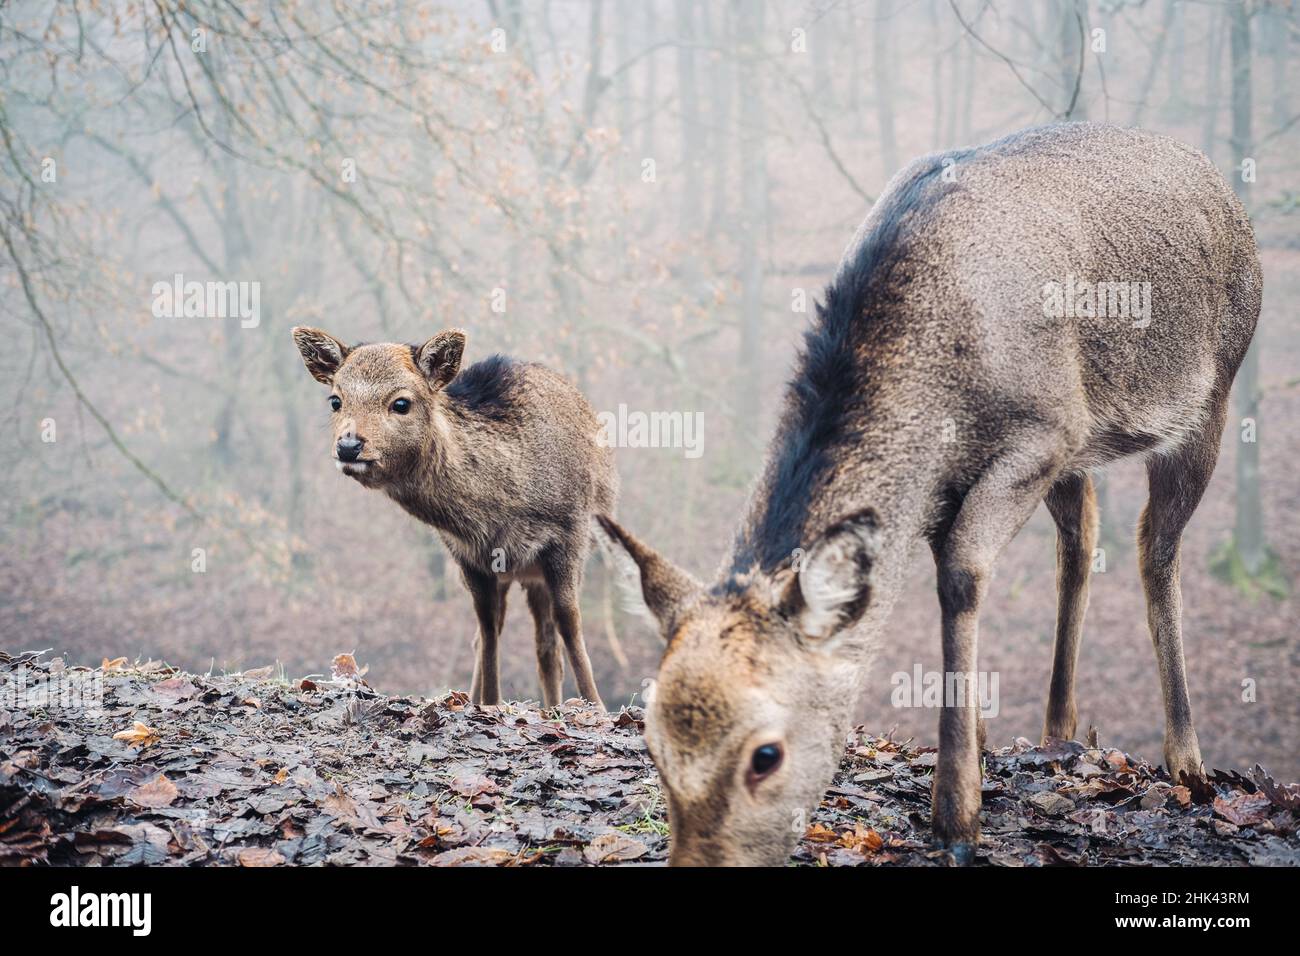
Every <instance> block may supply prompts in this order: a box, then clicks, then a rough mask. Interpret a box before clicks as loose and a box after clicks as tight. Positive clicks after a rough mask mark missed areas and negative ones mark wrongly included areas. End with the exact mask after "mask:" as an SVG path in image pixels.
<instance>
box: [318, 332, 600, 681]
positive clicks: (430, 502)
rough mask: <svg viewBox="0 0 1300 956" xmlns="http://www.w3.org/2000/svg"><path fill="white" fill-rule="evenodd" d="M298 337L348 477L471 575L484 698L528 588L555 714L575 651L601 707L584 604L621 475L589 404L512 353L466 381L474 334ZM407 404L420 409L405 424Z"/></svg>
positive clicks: (479, 367)
mask: <svg viewBox="0 0 1300 956" xmlns="http://www.w3.org/2000/svg"><path fill="white" fill-rule="evenodd" d="M294 340H295V341H296V342H297V343H298V347H299V350H300V351H301V352H302V355H303V360H304V362H305V363H306V365H307V368H308V370H309V371H310V372H311V373H312V375H313V376H314V377H315V378H317V380H319V381H321V382H323V383H324V384H327V385H329V386H330V388H331V401H333V400H334V398H335V397H337V398H338V399H339V408H338V410H337V411H335V412H334V416H333V425H334V429H333V431H334V449H335V450H334V456H335V459H336V463H337V464H338V466H339V470H340V471H343V472H344V473H345V474H347V475H349V476H350V477H352V478H355V479H356V480H357V481H358V482H360V483H361V484H363V485H365V486H367V487H370V488H376V489H379V490H382V491H383V492H384V493H385V494H387V495H388V496H389V497H390V498H392V499H393V500H394V501H396V502H397V503H398V504H400V505H401V506H402V507H403V508H404V509H406V511H408V512H409V513H410V514H412V515H414V516H415V517H416V518H418V519H419V520H421V521H423V522H424V523H426V524H429V525H432V526H433V527H434V528H435V529H437V531H438V534H439V536H440V537H441V538H442V540H443V542H444V543H445V544H446V545H447V548H448V550H449V551H450V552H451V554H452V557H453V558H454V559H455V561H456V563H457V565H458V566H459V568H460V571H461V576H462V579H463V580H464V582H465V586H466V588H467V589H468V590H469V592H470V595H471V597H472V598H473V602H474V610H475V615H476V618H477V620H478V625H479V627H478V636H477V639H476V642H475V647H476V651H475V667H474V678H473V683H472V688H471V695H472V697H473V699H474V700H475V702H477V703H485V704H495V703H498V702H499V701H500V697H501V691H500V679H499V676H498V663H497V661H498V642H499V639H500V635H501V625H502V623H503V621H504V617H505V607H506V592H507V591H508V589H509V587H510V585H511V583H512V582H515V581H518V582H520V583H521V584H522V585H523V587H524V588H525V589H526V591H527V592H528V606H529V609H530V611H531V612H532V615H533V620H534V625H535V634H536V640H537V664H538V677H539V679H540V681H541V686H542V702H543V704H544V705H545V706H547V707H552V706H555V705H556V704H558V703H560V701H561V699H562V685H563V676H564V665H563V654H564V653H567V655H568V658H569V662H570V664H571V666H572V667H573V671H574V676H575V678H576V680H577V684H578V690H579V692H580V693H581V694H582V696H583V697H585V698H587V699H588V700H591V701H594V702H596V703H600V696H599V694H598V692H597V690H596V683H595V680H594V678H593V677H592V673H591V664H590V661H589V660H588V658H587V651H586V647H585V643H584V641H583V637H582V624H581V615H580V613H579V610H578V594H579V589H580V586H581V583H582V573H583V567H584V565H585V563H586V558H587V554H588V551H589V549H590V545H591V530H590V529H591V520H592V515H593V514H595V513H597V512H600V513H608V512H609V511H610V510H611V509H613V508H614V505H615V501H616V498H617V494H618V479H617V474H616V472H615V470H614V461H613V453H612V451H611V450H610V449H609V448H605V447H602V446H601V445H600V444H599V443H598V441H597V435H598V431H599V428H598V423H597V420H596V416H595V414H594V413H593V411H592V409H591V407H590V406H589V405H588V404H587V401H586V400H585V399H584V398H583V396H582V394H581V393H580V392H579V391H578V390H577V389H576V388H575V387H574V386H573V385H572V383H570V382H569V381H568V380H567V379H566V378H564V377H563V376H562V375H559V374H558V373H556V372H553V371H551V370H550V369H548V368H546V367H545V366H542V365H537V364H534V363H525V362H516V361H513V360H511V359H507V358H503V357H501V356H493V357H492V358H489V359H486V360H484V361H482V362H479V363H477V364H476V365H474V366H471V367H469V368H467V369H465V370H464V371H461V370H460V359H461V354H462V352H463V349H464V343H465V336H464V333H463V332H461V331H459V330H455V329H453V330H449V331H447V332H442V333H439V334H438V335H436V336H434V337H433V338H431V339H429V341H428V342H425V343H424V344H423V345H420V346H408V345H397V344H392V343H383V344H374V345H358V346H353V347H350V348H349V347H347V346H344V345H343V344H342V343H341V342H339V341H338V340H337V339H335V338H334V337H333V336H330V335H328V334H327V333H324V332H321V331H319V330H316V329H306V328H297V329H294ZM402 397H406V398H408V399H409V400H410V403H411V404H410V405H409V408H408V410H407V411H406V412H405V413H403V414H397V413H396V412H395V411H394V407H395V406H394V402H395V401H396V400H397V399H399V398H402ZM357 441H359V442H361V443H362V444H361V445H360V450H359V451H357V450H356V449H355V448H354V449H353V450H351V451H350V452H349V453H350V454H356V455H357V460H356V461H346V460H339V458H340V456H341V454H342V453H343V449H344V447H345V445H347V444H348V443H352V442H357ZM561 642H562V643H563V647H564V650H563V652H562V651H561V648H560V644H561Z"/></svg>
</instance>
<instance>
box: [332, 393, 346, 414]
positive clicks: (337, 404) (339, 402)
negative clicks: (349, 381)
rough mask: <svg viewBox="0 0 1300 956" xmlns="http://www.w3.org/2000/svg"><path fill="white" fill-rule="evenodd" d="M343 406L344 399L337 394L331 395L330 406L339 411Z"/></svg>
mask: <svg viewBox="0 0 1300 956" xmlns="http://www.w3.org/2000/svg"><path fill="white" fill-rule="evenodd" d="M342 407H343V399H341V398H339V397H338V396H337V395H331V396H330V408H332V409H334V411H336V412H337V411H338V410H339V409H340V408H342Z"/></svg>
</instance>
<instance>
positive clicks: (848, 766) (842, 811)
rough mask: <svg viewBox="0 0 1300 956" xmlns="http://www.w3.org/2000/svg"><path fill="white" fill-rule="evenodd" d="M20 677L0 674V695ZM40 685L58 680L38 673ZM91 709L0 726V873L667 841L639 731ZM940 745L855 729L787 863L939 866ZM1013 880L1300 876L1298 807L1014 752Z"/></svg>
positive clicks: (1282, 796)
mask: <svg viewBox="0 0 1300 956" xmlns="http://www.w3.org/2000/svg"><path fill="white" fill-rule="evenodd" d="M18 662H19V659H17V658H7V657H3V656H0V678H3V676H4V675H3V670H4V669H5V668H6V667H11V666H17V663H18ZM22 663H23V664H24V665H25V666H26V667H28V668H34V669H40V668H42V667H46V668H49V667H50V666H52V665H51V664H43V663H41V662H39V661H36V660H33V659H31V658H30V657H26V658H23V659H22ZM107 664H108V665H109V668H108V670H107V671H106V672H105V674H104V678H105V681H104V682H105V689H104V701H103V708H102V710H99V711H96V712H89V711H68V710H53V709H52V710H48V711H40V712H37V711H24V710H14V711H5V712H3V713H0V864H3V865H15V864H44V863H52V864H63V865H119V866H120V865H159V864H169V865H180V866H192V865H229V866H248V867H263V866H285V865H292V866H311V865H339V866H374V865H380V866H391V865H433V866H512V867H513V866H581V865H589V866H616V865H641V864H645V863H660V862H662V861H664V860H665V859H666V857H667V852H668V826H667V820H666V813H665V810H664V805H663V798H662V796H661V794H660V792H659V788H658V778H657V775H656V773H655V770H654V766H653V764H652V763H651V761H650V758H649V755H648V754H647V753H646V750H645V746H644V744H643V742H642V741H641V739H640V733H641V729H642V714H641V712H640V711H639V710H637V709H625V710H623V711H621V712H619V713H618V714H606V713H603V712H599V711H596V710H594V709H591V708H588V707H586V706H585V705H582V704H581V703H580V702H577V701H571V702H569V703H567V704H566V705H565V706H563V707H561V708H558V709H553V710H547V711H540V710H538V709H537V708H536V707H533V706H528V705H518V704H507V705H504V706H502V707H491V708H483V707H477V706H475V705H473V704H472V703H470V701H469V698H468V697H467V696H466V695H465V694H463V693H459V692H454V693H451V694H448V695H446V696H444V697H440V698H437V699H435V700H422V699H416V698H406V697H385V696H382V695H378V694H376V693H375V692H374V691H373V690H372V689H371V688H369V687H368V686H367V685H366V683H365V681H364V679H363V675H364V669H363V668H361V667H358V666H357V664H356V661H355V659H354V658H352V656H351V655H346V654H344V655H339V657H337V658H335V659H334V662H333V666H332V668H331V670H332V677H331V678H330V679H328V680H326V679H323V678H313V679H311V680H302V681H297V682H290V681H286V680H284V679H282V678H280V679H276V678H275V677H274V671H273V670H272V669H269V668H261V669H259V670H258V671H246V672H245V673H243V674H240V675H229V676H217V677H203V676H197V675H187V674H178V673H175V672H174V671H173V670H171V669H170V668H167V667H165V666H164V665H154V664H149V665H131V664H128V663H127V662H126V661H125V660H119V661H109V662H107ZM936 760H937V755H936V753H935V751H934V750H933V749H928V748H919V749H918V748H910V747H908V746H907V745H906V744H905V743H901V742H898V741H894V740H890V739H888V738H882V737H876V736H873V735H870V734H867V733H865V732H864V731H862V730H861V729H859V730H857V731H855V733H854V734H853V736H852V738H851V739H850V740H849V742H848V747H847V751H846V754H845V758H844V761H843V762H842V764H841V767H840V770H839V772H838V774H837V775H836V778H835V780H834V782H833V783H832V785H831V787H830V789H829V790H828V791H827V794H826V797H825V799H824V800H823V802H822V804H821V806H820V807H819V808H818V809H817V810H816V812H815V813H814V815H813V817H812V819H811V820H810V821H809V824H810V825H809V826H808V828H807V830H806V833H805V835H804V837H803V839H802V840H801V841H800V843H799V845H798V847H797V849H796V851H795V857H794V858H795V861H796V862H802V863H805V864H817V865H826V866H879V865H888V864H910V865H922V866H940V865H948V864H949V863H950V862H951V860H950V857H949V855H948V854H946V853H944V852H942V851H935V850H933V849H932V847H931V841H930V831H929V816H930V800H931V796H930V788H931V785H932V781H933V777H934V767H935V763H936ZM985 766H986V773H985V777H984V781H983V787H982V789H983V795H984V810H983V819H984V842H983V843H982V845H981V848H980V852H979V857H978V862H981V863H992V864H995V865H1002V866H1063V865H1064V866H1074V865H1090V866H1096V865H1133V864H1136V863H1146V864H1150V863H1156V864H1182V863H1196V864H1213V863H1232V864H1241V863H1247V862H1250V863H1255V864H1275V865H1295V864H1296V862H1298V861H1300V852H1298V850H1297V838H1296V821H1297V815H1298V814H1300V787H1296V786H1295V785H1293V784H1279V783H1277V782H1276V781H1274V780H1273V779H1272V778H1271V777H1269V776H1268V774H1267V773H1266V772H1265V771H1264V770H1263V769H1262V768H1259V767H1255V768H1254V769H1253V770H1252V771H1251V772H1250V774H1249V775H1242V774H1237V773H1231V774H1221V773H1216V774H1214V775H1213V776H1212V778H1211V783H1210V785H1209V789H1210V790H1211V792H1212V793H1213V797H1212V803H1197V802H1196V801H1195V800H1194V799H1192V794H1191V793H1190V791H1189V790H1188V788H1186V787H1183V786H1175V785H1173V782H1172V781H1170V780H1169V779H1168V777H1167V775H1165V774H1164V773H1163V771H1160V770H1158V769H1157V768H1155V767H1153V766H1151V765H1149V764H1147V763H1145V762H1144V761H1142V760H1140V759H1139V758H1136V757H1132V756H1129V755H1127V754H1124V753H1122V752H1121V751H1117V750H1102V749H1099V748H1097V747H1096V746H1091V747H1088V746H1084V745H1083V744H1079V743H1076V742H1073V741H1051V742H1049V743H1048V744H1047V745H1046V746H1043V747H1037V746H1034V745H1032V744H1031V743H1030V742H1029V741H1025V740H1019V741H1017V742H1016V743H1015V744H1014V745H1013V746H1011V747H1007V748H1003V749H1001V750H995V751H991V752H988V753H986V754H985Z"/></svg>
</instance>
